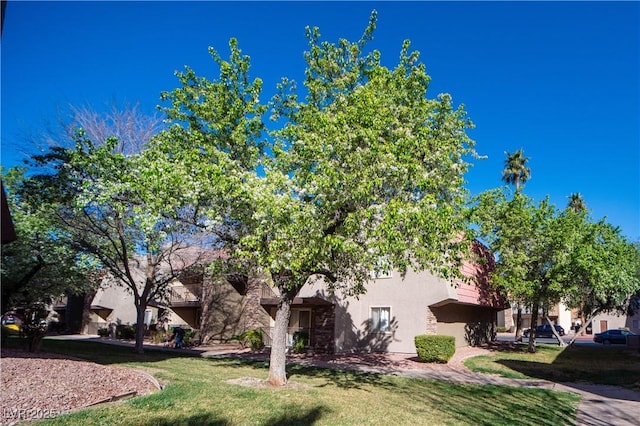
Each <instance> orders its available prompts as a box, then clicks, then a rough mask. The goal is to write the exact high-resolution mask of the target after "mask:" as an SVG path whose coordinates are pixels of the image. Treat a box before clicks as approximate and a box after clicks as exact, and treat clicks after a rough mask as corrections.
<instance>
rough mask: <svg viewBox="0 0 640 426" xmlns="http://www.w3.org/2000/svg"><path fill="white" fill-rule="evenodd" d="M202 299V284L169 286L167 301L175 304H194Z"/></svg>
mask: <svg viewBox="0 0 640 426" xmlns="http://www.w3.org/2000/svg"><path fill="white" fill-rule="evenodd" d="M201 301H202V285H200V284H194V285H179V286H175V287H171V291H170V293H169V302H170V303H171V304H173V305H175V304H183V303H187V304H194V303H200V302H201Z"/></svg>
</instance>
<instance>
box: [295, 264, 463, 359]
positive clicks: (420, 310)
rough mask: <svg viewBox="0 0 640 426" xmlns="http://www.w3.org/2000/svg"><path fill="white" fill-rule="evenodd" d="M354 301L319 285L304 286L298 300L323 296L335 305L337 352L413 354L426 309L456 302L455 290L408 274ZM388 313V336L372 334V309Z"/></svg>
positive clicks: (435, 280) (388, 280) (426, 277)
mask: <svg viewBox="0 0 640 426" xmlns="http://www.w3.org/2000/svg"><path fill="white" fill-rule="evenodd" d="M366 288H367V292H366V293H365V294H363V295H360V296H359V297H358V298H356V297H345V296H343V295H342V293H337V294H335V295H329V294H327V291H326V290H325V286H324V284H323V283H322V282H320V281H317V282H309V283H307V284H306V285H305V286H304V287H303V288H302V290H301V291H300V293H299V294H298V295H299V296H300V297H311V296H322V297H325V298H327V299H328V300H331V301H332V302H334V304H335V348H336V352H352V351H387V352H399V353H415V345H414V338H415V336H416V335H418V334H424V333H425V330H426V307H427V306H429V305H431V304H433V303H436V302H439V301H442V300H456V297H457V296H456V292H455V288H454V287H453V286H452V285H450V284H449V283H447V282H446V281H444V280H442V279H440V278H437V277H435V276H433V275H431V274H428V273H420V274H418V273H415V272H414V271H409V272H408V273H407V275H406V277H405V279H404V280H403V279H402V277H401V276H400V275H399V274H398V273H397V272H394V273H392V274H391V276H390V277H388V278H379V279H377V280H374V281H372V282H371V283H369V284H368V285H367V286H366ZM372 307H389V308H390V309H391V329H392V330H391V332H389V333H371V332H370V330H369V329H368V325H369V321H370V315H371V308H372Z"/></svg>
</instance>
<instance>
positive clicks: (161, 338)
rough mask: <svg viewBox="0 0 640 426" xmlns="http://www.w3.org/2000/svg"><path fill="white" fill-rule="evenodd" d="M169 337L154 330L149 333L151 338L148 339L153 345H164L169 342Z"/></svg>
mask: <svg viewBox="0 0 640 426" xmlns="http://www.w3.org/2000/svg"><path fill="white" fill-rule="evenodd" d="M169 337H171V335H170V334H169V335H168V334H167V332H166V331H164V330H156V331H153V332H151V336H149V339H150V340H151V342H153V343H164V342H167V341H169Z"/></svg>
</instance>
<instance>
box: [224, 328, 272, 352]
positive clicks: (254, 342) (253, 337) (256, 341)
mask: <svg viewBox="0 0 640 426" xmlns="http://www.w3.org/2000/svg"><path fill="white" fill-rule="evenodd" d="M263 336H264V331H262V329H261V328H256V329H255V330H247V331H245V332H243V333H241V334H238V335H236V336H233V337H232V338H231V339H229V340H237V341H238V342H240V344H241V345H242V346H243V347H247V346H249V347H250V348H251V350H252V351H258V350H260V349H262V348H263V347H264V342H263V338H262V337H263Z"/></svg>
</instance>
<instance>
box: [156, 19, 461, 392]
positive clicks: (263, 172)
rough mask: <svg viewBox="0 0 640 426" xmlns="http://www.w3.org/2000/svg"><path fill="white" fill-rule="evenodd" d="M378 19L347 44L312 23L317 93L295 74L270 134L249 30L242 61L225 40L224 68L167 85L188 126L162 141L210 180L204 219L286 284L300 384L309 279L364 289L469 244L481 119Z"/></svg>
mask: <svg viewBox="0 0 640 426" xmlns="http://www.w3.org/2000/svg"><path fill="white" fill-rule="evenodd" d="M375 26H376V14H375V12H374V13H373V14H372V16H371V19H370V22H369V25H368V26H367V28H366V30H365V32H364V34H363V36H362V38H361V39H360V40H358V41H357V42H349V41H347V40H344V39H340V40H339V41H338V42H337V43H330V42H326V41H321V40H320V33H319V30H318V29H317V28H307V38H308V41H309V50H308V51H307V52H305V60H306V63H307V68H306V71H305V80H304V90H303V92H302V93H303V94H304V95H303V96H299V95H298V91H297V89H296V88H295V85H294V83H293V82H292V81H290V80H288V79H286V78H285V79H283V80H282V82H281V83H280V85H279V88H278V92H277V94H276V96H275V97H274V99H273V102H272V104H271V106H272V118H273V119H274V125H273V129H272V130H270V131H269V132H268V133H269V135H270V137H268V138H266V139H265V138H261V135H262V134H263V130H265V127H264V123H263V122H262V120H261V114H262V112H263V111H264V107H263V106H262V105H260V104H259V103H258V101H257V95H258V94H259V92H260V80H257V79H256V80H253V81H251V80H250V79H248V75H247V71H248V69H249V60H248V57H246V56H242V55H240V52H239V50H238V48H237V43H236V42H235V40H232V41H231V43H230V47H231V57H230V60H229V61H223V60H222V59H220V57H219V56H218V54H217V53H216V52H215V51H213V50H212V54H213V56H214V59H215V60H216V61H217V63H218V65H219V66H220V69H221V73H220V79H219V80H217V81H214V82H207V81H206V80H204V79H202V78H200V77H197V76H195V74H194V73H193V72H192V71H191V70H190V69H187V70H186V72H185V73H180V74H179V78H180V80H181V82H182V87H181V88H178V89H176V90H174V91H173V92H171V93H168V94H166V95H165V98H166V99H168V100H171V102H172V106H171V110H170V111H169V113H168V115H169V116H170V117H172V118H174V119H175V120H176V121H177V122H178V124H179V126H178V127H173V128H171V129H170V130H169V131H168V132H167V133H166V137H162V138H161V139H162V141H163V142H162V145H164V147H165V148H164V149H165V151H164V152H166V153H169V152H170V153H171V156H172V159H173V158H178V157H181V159H182V160H183V161H182V164H189V168H190V169H191V174H190V178H189V179H186V180H187V183H186V188H195V185H196V182H198V183H199V186H198V188H200V194H201V195H200V196H199V197H198V200H195V199H194V200H193V202H194V206H198V207H197V208H194V210H197V211H198V212H202V213H204V212H207V213H206V215H203V217H204V216H206V218H203V219H202V220H201V223H202V224H203V225H206V224H207V223H208V224H209V225H210V226H211V227H214V228H215V227H219V228H221V229H223V230H225V231H227V233H228V234H230V235H231V236H235V237H237V238H235V240H233V239H229V241H230V242H231V243H232V244H230V245H228V246H230V247H232V248H233V249H234V250H235V255H236V256H241V257H244V258H246V259H251V260H253V261H255V263H256V264H257V265H259V267H260V268H261V270H263V271H265V272H268V273H269V274H270V276H271V278H272V280H273V284H274V286H275V288H276V289H277V292H278V294H279V303H278V308H277V313H276V318H275V328H274V332H273V333H274V334H273V336H272V350H271V362H270V369H269V378H268V381H269V382H270V383H271V384H272V385H282V384H284V383H286V380H287V378H286V373H285V352H286V347H285V345H286V329H287V326H288V322H289V316H290V309H291V303H292V301H293V299H294V297H295V296H296V295H297V294H298V292H299V290H300V289H301V288H302V286H303V285H304V284H305V283H306V282H307V281H308V280H309V279H320V280H323V281H324V282H325V283H326V284H327V286H328V288H329V289H330V290H335V289H337V288H342V289H344V290H345V291H346V292H347V293H349V294H358V293H361V292H364V291H365V288H366V283H367V281H368V280H370V277H371V273H372V272H374V271H376V270H378V271H380V270H388V269H390V268H394V269H398V270H400V271H401V272H405V271H407V269H408V268H409V267H414V268H416V269H429V270H431V271H433V272H435V273H437V274H439V275H441V276H444V277H451V276H453V275H456V274H457V273H458V266H459V265H458V263H459V261H460V256H461V253H462V252H463V251H464V250H463V247H467V246H466V244H465V243H464V242H463V241H461V237H462V236H463V235H464V231H465V222H464V218H463V215H462V212H461V210H462V206H463V205H464V202H465V196H466V193H465V191H464V189H463V182H464V181H463V175H464V173H465V172H466V170H467V168H468V163H467V161H468V156H470V155H472V154H474V151H473V142H472V141H471V140H470V139H469V137H468V136H467V134H466V130H467V129H468V128H470V127H471V122H470V121H469V120H468V119H467V117H466V114H465V112H464V110H463V108H462V107H458V108H455V107H454V106H453V104H452V100H451V96H449V95H448V94H440V95H438V96H437V97H436V98H428V97H427V88H428V86H429V80H430V78H429V76H428V75H427V74H426V72H425V66H424V64H422V63H420V62H419V61H418V53H417V52H411V51H410V50H409V42H408V41H406V42H405V43H404V44H403V46H402V49H401V51H400V58H399V63H398V65H397V66H396V67H395V68H393V69H389V68H387V67H385V66H383V65H382V64H381V63H380V52H378V51H376V50H372V51H368V52H367V50H366V47H367V43H368V42H369V41H370V40H371V39H372V36H373V32H374V30H375ZM264 143H266V144H267V145H266V148H267V149H265V150H263V149H262V147H263V146H264ZM169 148H170V149H169ZM194 159H195V161H194ZM170 160H171V159H170ZM171 161H172V160H171ZM176 173H177V172H176ZM200 179H204V180H203V181H200ZM202 188H207V189H202ZM184 192H191V191H190V190H186V191H184ZM207 197H211V198H210V199H209V200H208V201H207ZM196 201H197V203H196ZM199 206H206V207H199ZM229 230H232V232H228V231H229Z"/></svg>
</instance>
